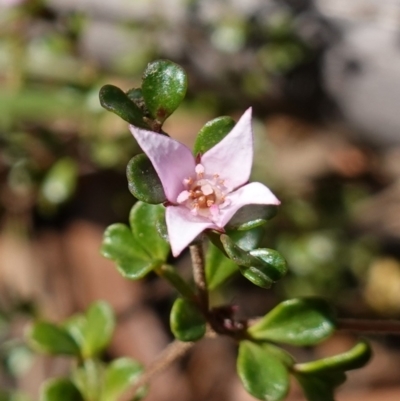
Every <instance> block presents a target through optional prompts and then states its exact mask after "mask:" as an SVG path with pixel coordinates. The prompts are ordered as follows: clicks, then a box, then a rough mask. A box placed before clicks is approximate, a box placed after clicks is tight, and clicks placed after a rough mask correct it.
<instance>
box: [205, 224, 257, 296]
mask: <svg viewBox="0 0 400 401" xmlns="http://www.w3.org/2000/svg"><path fill="white" fill-rule="evenodd" d="M207 234H208V237H209V238H210V240H211V241H212V245H210V247H209V248H208V250H207V255H206V276H207V283H208V288H209V289H210V290H214V289H216V288H217V287H218V286H220V285H221V284H223V283H224V282H225V281H226V280H227V279H229V278H230V277H231V276H232V275H233V274H235V273H236V272H237V271H238V270H239V267H238V265H237V264H236V263H235V262H234V261H232V260H231V259H229V257H228V255H227V254H226V251H225V249H224V247H223V245H222V242H221V239H220V234H219V233H218V234H216V233H213V232H208V233H207ZM263 234H264V229H263V228H262V227H256V228H255V229H253V230H247V231H231V232H228V235H229V237H230V238H231V239H232V240H233V241H234V242H235V243H236V245H238V246H239V247H240V248H242V249H243V250H245V251H250V250H253V249H254V248H256V247H257V246H258V244H259V243H260V240H261V238H262V236H263Z"/></svg>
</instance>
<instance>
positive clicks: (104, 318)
mask: <svg viewBox="0 0 400 401" xmlns="http://www.w3.org/2000/svg"><path fill="white" fill-rule="evenodd" d="M65 328H66V330H68V332H69V333H70V334H71V336H73V337H74V339H75V341H76V342H77V343H78V344H79V345H80V347H81V353H82V356H83V358H91V357H94V356H96V355H97V354H99V353H100V352H101V351H103V350H104V348H106V347H107V346H108V344H109V342H110V341H111V337H112V334H113V332H114V328H115V317H114V312H113V310H112V309H111V307H110V305H109V304H108V303H107V302H105V301H98V302H95V303H93V304H92V305H91V306H90V307H89V309H88V310H87V312H86V313H85V315H76V316H74V317H72V318H71V319H69V320H68V321H67V322H66V324H65Z"/></svg>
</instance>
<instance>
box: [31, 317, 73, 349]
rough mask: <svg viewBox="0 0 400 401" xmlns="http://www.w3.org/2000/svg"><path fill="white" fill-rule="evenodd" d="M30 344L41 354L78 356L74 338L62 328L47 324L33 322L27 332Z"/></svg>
mask: <svg viewBox="0 0 400 401" xmlns="http://www.w3.org/2000/svg"><path fill="white" fill-rule="evenodd" d="M27 339H28V341H29V342H30V344H31V345H32V346H33V347H34V348H36V349H37V350H39V351H41V352H45V353H48V354H53V355H75V356H79V355H80V350H79V346H78V344H77V343H76V341H75V340H74V338H73V337H72V336H71V335H70V334H69V333H68V332H67V331H66V330H64V329H63V328H62V327H58V326H56V325H54V324H52V323H48V322H35V323H33V325H32V326H31V328H30V329H29V330H28V332H27Z"/></svg>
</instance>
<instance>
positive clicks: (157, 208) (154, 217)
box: [129, 202, 169, 262]
mask: <svg viewBox="0 0 400 401" xmlns="http://www.w3.org/2000/svg"><path fill="white" fill-rule="evenodd" d="M164 215H165V208H164V206H162V205H149V204H148V203H143V202H136V204H135V205H134V206H133V208H132V209H131V212H130V214H129V224H130V226H131V229H132V233H133V236H134V238H135V240H136V241H137V242H138V243H139V244H140V246H141V247H142V248H143V249H144V250H145V251H146V252H147V253H148V254H149V255H150V256H151V258H152V259H153V260H158V261H160V262H164V261H165V260H166V259H167V257H168V254H169V244H168V242H167V241H166V240H165V239H164V238H162V237H161V236H160V234H159V232H158V230H157V223H159V221H160V220H161V219H162V218H163V216H164Z"/></svg>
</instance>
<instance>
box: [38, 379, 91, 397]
mask: <svg viewBox="0 0 400 401" xmlns="http://www.w3.org/2000/svg"><path fill="white" fill-rule="evenodd" d="M39 397H40V398H39V400H40V401H83V398H82V395H81V393H80V392H79V390H78V389H77V388H76V387H75V385H74V384H73V383H72V382H71V381H70V380H69V379H67V378H56V379H50V380H47V381H46V382H45V383H43V385H42V386H41V388H40V396H39Z"/></svg>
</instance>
